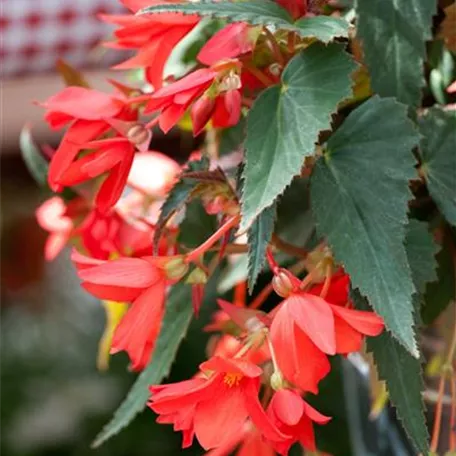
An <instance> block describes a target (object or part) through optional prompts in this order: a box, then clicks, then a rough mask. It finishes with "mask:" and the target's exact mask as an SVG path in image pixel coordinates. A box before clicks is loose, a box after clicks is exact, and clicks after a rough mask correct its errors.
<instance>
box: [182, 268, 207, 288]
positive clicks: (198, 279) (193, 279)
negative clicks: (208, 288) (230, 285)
mask: <svg viewBox="0 0 456 456" xmlns="http://www.w3.org/2000/svg"><path fill="white" fill-rule="evenodd" d="M185 283H189V284H191V285H204V284H206V283H207V274H206V273H205V272H204V271H203V270H202V269H200V268H195V269H193V271H192V272H191V273H190V274H189V275H188V277H187V280H186V281H185Z"/></svg>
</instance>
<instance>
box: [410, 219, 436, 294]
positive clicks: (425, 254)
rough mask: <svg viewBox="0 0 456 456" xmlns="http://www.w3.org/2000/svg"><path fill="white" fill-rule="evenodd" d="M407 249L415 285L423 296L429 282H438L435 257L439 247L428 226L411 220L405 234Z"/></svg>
mask: <svg viewBox="0 0 456 456" xmlns="http://www.w3.org/2000/svg"><path fill="white" fill-rule="evenodd" d="M405 249H406V251H407V258H408V262H409V264H410V269H411V273H412V279H413V283H414V284H415V288H416V290H417V291H418V293H420V294H423V293H424V292H425V290H426V285H427V283H429V282H435V281H436V280H437V273H436V268H437V261H436V259H435V255H436V254H437V252H438V251H439V246H438V245H437V244H436V243H435V241H434V239H433V238H432V235H431V233H430V232H429V229H428V225H427V223H425V222H419V221H418V220H410V221H409V224H408V226H407V232H406V234H405Z"/></svg>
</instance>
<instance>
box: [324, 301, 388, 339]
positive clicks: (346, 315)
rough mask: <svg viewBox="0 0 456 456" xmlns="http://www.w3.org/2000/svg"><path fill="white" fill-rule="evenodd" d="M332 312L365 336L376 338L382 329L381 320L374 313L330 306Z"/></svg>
mask: <svg viewBox="0 0 456 456" xmlns="http://www.w3.org/2000/svg"><path fill="white" fill-rule="evenodd" d="M331 309H332V311H333V312H334V313H335V314H336V315H337V316H339V317H340V318H342V319H344V320H345V321H346V322H347V323H348V324H349V325H350V326H352V327H353V328H355V329H356V330H357V331H359V332H360V333H361V334H365V335H366V336H378V335H379V334H380V333H381V332H382V331H383V328H384V323H383V319H382V318H381V317H379V316H378V315H377V314H375V313H374V312H365V311H362V310H353V309H347V308H346V307H339V306H331Z"/></svg>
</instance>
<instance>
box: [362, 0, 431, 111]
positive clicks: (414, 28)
mask: <svg viewBox="0 0 456 456" xmlns="http://www.w3.org/2000/svg"><path fill="white" fill-rule="evenodd" d="M436 3H437V2H436V1H435V0H427V1H423V0H357V2H356V12H357V15H358V21H357V23H358V29H357V37H358V38H359V39H360V40H361V41H362V43H363V51H364V59H365V61H366V64H367V66H368V68H369V71H370V75H371V84H372V88H373V89H374V91H375V92H376V93H378V94H379V95H381V96H384V97H396V98H397V99H398V100H399V101H401V102H402V103H406V104H409V105H412V106H419V105H420V101H421V89H422V87H423V85H424V77H423V65H424V58H425V55H426V47H425V45H426V40H430V39H431V38H432V34H431V27H432V16H433V15H434V14H436V12H437V8H436Z"/></svg>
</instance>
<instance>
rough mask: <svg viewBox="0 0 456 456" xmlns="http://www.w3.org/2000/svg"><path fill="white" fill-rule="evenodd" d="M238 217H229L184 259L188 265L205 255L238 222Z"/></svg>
mask: <svg viewBox="0 0 456 456" xmlns="http://www.w3.org/2000/svg"><path fill="white" fill-rule="evenodd" d="M240 218H241V217H240V215H233V216H232V217H230V218H229V219H228V220H227V221H226V222H225V223H224V224H223V225H222V226H221V227H220V228H219V229H218V230H217V231H216V232H215V233H214V234H213V235H212V236H211V237H209V238H208V239H206V241H204V242H203V243H202V244H201V245H200V246H198V247H197V248H196V249H194V250H192V251H191V252H190V253H189V254H188V255H187V257H186V259H185V261H186V262H187V263H190V262H192V261H194V260H196V259H197V258H198V257H200V256H201V255H203V254H204V253H206V252H207V251H208V250H209V249H210V248H211V247H212V246H213V245H214V244H215V243H216V242H217V241H218V240H219V239H220V238H221V237H223V235H224V234H225V233H226V232H228V231H229V230H231V228H234V227H235V226H236V225H237V224H238V223H239V220H240Z"/></svg>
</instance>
